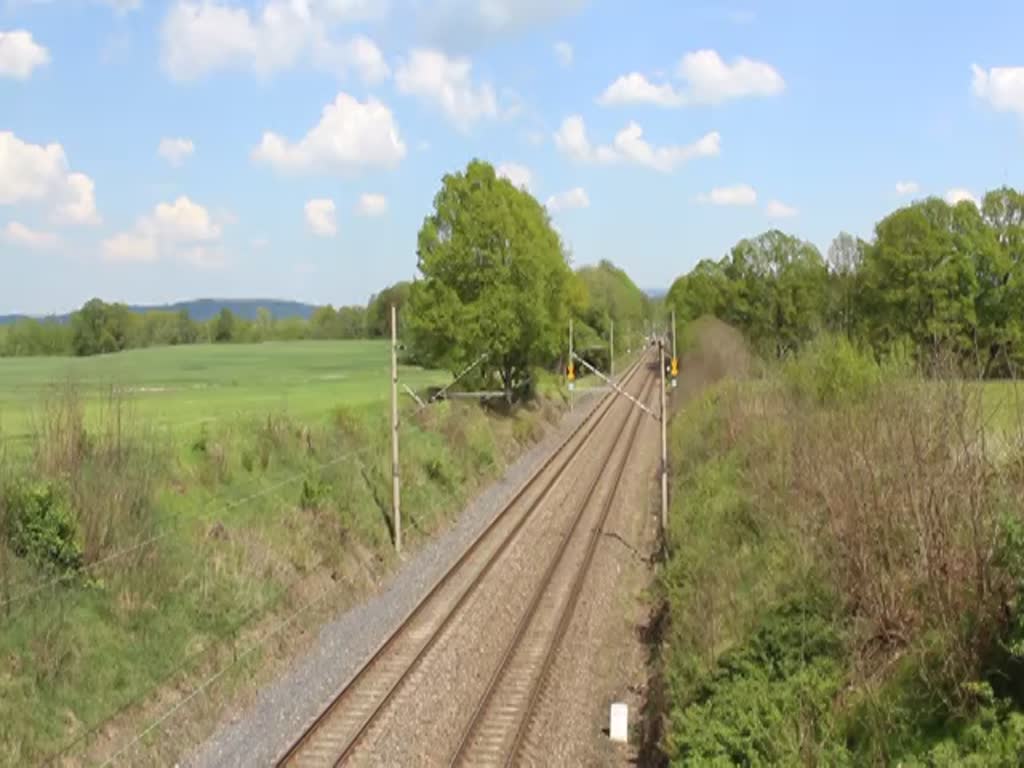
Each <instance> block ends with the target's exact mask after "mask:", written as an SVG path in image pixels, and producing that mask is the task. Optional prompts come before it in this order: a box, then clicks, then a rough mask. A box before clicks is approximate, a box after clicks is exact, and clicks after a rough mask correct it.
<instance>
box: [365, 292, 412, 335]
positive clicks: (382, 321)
mask: <svg viewBox="0 0 1024 768" xmlns="http://www.w3.org/2000/svg"><path fill="white" fill-rule="evenodd" d="M411 291H412V284H411V283H409V282H408V281H405V280H403V281H400V282H397V283H395V284H394V285H389V286H388V287H387V288H385V289H384V290H382V291H381V292H380V293H377V294H374V295H373V296H371V297H370V301H369V303H368V304H367V306H366V334H367V335H368V336H369V337H370V338H371V339H383V338H391V307H392V305H394V307H395V309H396V310H397V311H398V313H399V315H402V310H403V309H405V306H406V302H408V301H409V294H410V293H411ZM404 325H405V323H404V321H400V322H399V328H398V330H399V332H400V333H402V334H403V338H404V331H405V329H404Z"/></svg>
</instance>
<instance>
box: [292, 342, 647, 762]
mask: <svg viewBox="0 0 1024 768" xmlns="http://www.w3.org/2000/svg"><path fill="white" fill-rule="evenodd" d="M645 367H646V366H644V365H643V359H642V360H641V361H640V362H639V363H637V365H636V366H634V367H633V368H632V369H631V370H630V371H629V372H628V373H627V375H626V376H625V377H624V378H623V381H624V384H625V386H629V385H630V384H631V383H632V380H633V379H635V378H636V374H637V373H638V372H639V371H642V370H643V369H644V368H645ZM647 378H648V379H649V378H650V377H647ZM645 389H646V385H645ZM618 401H619V399H618V398H616V397H615V395H614V393H609V394H608V395H607V396H606V397H605V399H603V400H602V401H601V402H600V403H599V404H598V405H597V406H595V408H594V409H593V411H592V412H591V414H590V416H589V417H588V418H587V419H586V420H585V421H584V422H583V423H581V424H580V425H579V426H578V427H577V428H576V429H575V430H574V431H573V433H572V434H571V435H570V436H569V437H568V438H567V439H566V440H565V442H564V443H563V444H562V445H561V446H560V448H559V449H558V450H556V451H555V452H553V453H552V455H551V456H550V457H549V458H548V460H547V461H545V463H544V464H543V465H542V467H541V468H540V470H539V471H538V472H536V473H535V474H534V475H533V476H532V477H531V479H530V480H528V481H527V482H526V483H525V484H524V485H523V486H522V487H521V488H520V490H519V491H518V492H517V493H516V494H515V496H514V497H513V498H512V500H511V501H510V502H509V503H508V504H507V505H506V507H505V509H504V510H503V511H502V512H501V513H499V515H498V516H497V517H496V518H495V519H494V521H493V522H492V523H491V524H490V525H489V526H488V527H487V528H486V529H485V530H484V532H483V533H481V534H480V536H479V537H477V539H476V540H475V541H474V542H473V543H472V544H471V545H470V547H469V548H468V549H467V550H466V552H465V553H464V554H463V556H462V557H461V558H460V559H459V560H458V561H457V562H456V563H455V564H454V565H453V566H452V567H451V568H450V569H449V570H448V571H447V572H446V573H445V575H444V576H442V577H441V579H440V580H439V581H438V582H437V584H436V585H435V586H434V587H433V589H431V590H430V592H428V594H427V595H426V597H424V598H423V600H422V601H420V603H419V604H418V605H417V607H416V608H415V609H414V610H413V611H412V612H411V613H410V615H409V616H408V617H407V618H406V619H405V621H404V622H403V623H402V624H401V625H400V626H399V627H398V629H396V630H395V632H393V633H392V634H391V635H390V636H389V637H388V639H387V640H386V641H385V642H384V643H383V644H382V645H381V647H380V648H379V649H378V651H377V652H376V653H375V654H374V655H373V656H372V657H371V658H370V659H369V660H368V661H367V662H366V663H365V664H364V665H363V667H362V668H361V669H360V670H359V672H357V674H356V675H355V677H354V678H353V679H352V680H351V681H350V682H349V683H348V684H347V685H346V686H345V688H344V689H343V690H342V691H341V692H340V693H339V694H338V695H337V696H336V697H335V698H334V699H333V700H332V702H331V703H330V704H329V705H328V707H327V708H326V709H325V710H324V711H323V713H322V714H321V715H320V716H319V717H318V718H317V719H316V720H315V721H314V722H313V723H312V724H311V725H310V726H309V727H308V728H307V729H306V731H305V732H304V733H303V734H302V736H301V737H300V738H299V739H298V740H297V741H296V742H295V743H294V744H293V745H292V747H291V748H290V749H289V750H288V752H287V753H285V755H284V756H283V757H282V758H281V759H280V760H279V761H278V763H277V764H278V765H279V766H284V765H289V766H292V765H294V766H329V765H341V764H347V763H348V762H359V763H360V764H371V765H373V764H388V759H386V758H383V757H381V756H379V755H377V756H375V755H374V754H373V753H372V751H371V750H370V749H366V746H367V742H369V741H371V739H370V738H369V737H368V734H370V732H371V730H372V728H374V727H375V726H379V721H380V720H382V719H383V718H382V715H383V714H384V713H385V712H386V711H387V710H388V707H389V705H393V703H394V702H395V701H396V697H397V696H398V694H399V693H400V692H401V691H402V690H403V688H404V687H407V686H410V685H411V684H412V683H411V681H412V680H413V678H414V673H415V672H416V671H417V670H418V669H419V668H420V666H421V665H422V663H423V662H424V659H425V658H426V657H428V655H429V654H430V653H431V651H432V650H433V649H434V648H435V646H436V645H437V643H438V641H439V639H440V638H441V637H442V636H443V635H444V634H445V632H446V630H447V629H449V628H450V627H451V625H452V624H453V623H454V622H455V620H456V618H457V617H459V616H460V615H461V614H462V613H463V609H464V606H466V604H467V602H469V601H470V599H471V598H472V597H473V596H474V593H475V592H476V591H477V589H478V587H479V585H480V584H481V583H482V582H484V580H485V579H486V577H487V575H488V574H489V573H490V572H491V571H492V569H493V568H494V567H495V566H496V565H497V564H498V563H499V562H500V561H501V560H502V556H503V555H504V554H505V552H506V551H507V550H508V548H509V547H510V546H511V545H512V544H513V542H515V541H516V540H517V539H518V538H519V536H520V533H521V532H522V530H523V528H524V527H525V526H527V523H529V522H530V520H531V519H532V518H533V517H534V516H535V513H536V511H537V510H538V508H540V507H542V506H543V503H544V502H545V500H547V499H548V498H549V496H550V495H551V492H552V489H553V488H555V487H556V486H558V485H559V482H560V481H562V480H563V479H566V478H567V477H568V478H570V479H573V480H576V481H579V479H580V478H579V477H575V476H574V473H573V472H572V469H573V466H574V460H576V458H577V456H579V454H580V453H581V451H583V449H584V448H585V447H586V446H587V445H589V444H590V442H591V441H592V440H593V439H594V436H595V434H596V433H597V432H598V430H599V428H601V427H603V426H604V425H606V423H607V421H608V419H609V418H610V416H609V414H610V413H611V412H612V411H613V410H614V409H615V406H616V404H617V402H618ZM637 413H639V412H637ZM632 418H634V416H633V415H632V413H631V411H630V410H629V409H627V411H626V417H625V418H624V419H623V420H622V422H621V426H620V427H619V429H618V433H613V434H612V435H611V436H610V437H609V439H608V442H609V443H610V444H611V446H612V447H611V449H610V450H608V451H607V455H606V456H605V457H604V460H603V462H602V463H601V465H599V471H598V473H597V475H596V477H594V478H593V480H592V482H591V484H590V489H589V490H588V491H587V493H586V498H585V499H584V501H583V502H582V503H581V504H579V508H578V511H577V512H576V514H575V516H574V517H573V521H572V527H571V531H570V532H568V533H565V535H564V538H563V542H562V544H561V545H560V546H559V548H558V552H557V553H556V554H555V556H554V560H553V561H549V562H548V566H547V570H546V572H545V576H547V577H550V576H551V575H552V573H551V571H552V570H553V569H555V566H556V565H557V561H558V560H560V559H561V557H562V555H563V554H564V553H565V549H566V547H567V545H568V542H569V541H570V540H571V539H574V538H575V537H574V536H573V535H572V533H573V532H575V531H576V529H577V528H578V527H579V526H580V524H581V521H582V520H583V518H584V517H585V516H586V514H585V513H586V512H587V508H588V505H589V502H590V500H591V497H592V496H593V494H594V492H595V489H596V488H597V487H598V485H599V484H601V482H602V481H606V480H607V478H606V477H604V473H603V471H602V470H603V468H604V466H605V465H607V464H608V461H609V460H611V458H612V456H613V455H615V454H616V452H617V448H618V447H619V445H620V443H621V441H619V440H617V439H616V434H622V433H623V432H624V431H625V429H626V427H627V425H628V424H629V422H630V419H632ZM635 433H636V426H635V422H634V427H633V429H632V430H631V433H630V439H629V440H627V441H626V443H627V446H626V448H627V450H626V454H625V457H624V458H623V459H622V466H623V467H624V464H625V461H626V460H627V459H628V453H629V451H628V448H629V445H628V444H629V443H631V442H632V436H633V435H635ZM621 472H622V470H621V469H620V470H618V475H619V476H621ZM575 474H578V473H575ZM617 484H618V478H616V480H615V483H614V484H613V485H614V486H617ZM611 495H612V496H614V487H613V490H612V491H611ZM610 498H611V497H609V501H608V502H607V504H608V505H610V504H611V500H610ZM516 511H518V514H514V512H516ZM604 516H606V513H605V515H604ZM591 517H592V516H591ZM602 520H603V517H602ZM586 560H587V562H589V556H587V557H586ZM584 570H585V567H584ZM580 578H581V579H582V575H581V576H580ZM548 580H549V579H543V581H544V582H545V583H546V582H547V581H548ZM542 591H543V588H542ZM530 612H531V613H532V612H533V608H531V610H530ZM517 634H518V632H517ZM474 722H475V720H474ZM437 746H439V745H437ZM444 751H446V748H442V754H433V755H432V759H429V758H427V759H422V758H423V757H424V756H423V753H421V761H422V762H423V763H424V764H440V763H443V762H444V757H443V753H444Z"/></svg>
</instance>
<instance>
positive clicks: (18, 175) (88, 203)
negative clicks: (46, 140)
mask: <svg viewBox="0 0 1024 768" xmlns="http://www.w3.org/2000/svg"><path fill="white" fill-rule="evenodd" d="M94 188H95V185H94V184H93V181H92V179H90V178H89V177H88V176H86V175H85V174H83V173H71V172H69V171H68V161H67V156H66V155H65V154H64V148H63V147H62V146H61V145H60V144H47V145H46V146H42V145H40V144H29V143H28V142H25V141H22V140H21V139H19V138H18V137H17V136H15V135H14V134H13V133H11V132H10V131H0V205H14V204H16V203H24V202H44V203H49V204H50V205H51V206H52V210H53V216H54V218H55V219H57V220H61V221H67V222H71V223H75V224H95V223H98V222H99V215H98V214H97V213H96V200H95V195H94Z"/></svg>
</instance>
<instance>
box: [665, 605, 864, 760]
mask: <svg viewBox="0 0 1024 768" xmlns="http://www.w3.org/2000/svg"><path fill="white" fill-rule="evenodd" d="M842 654H843V647H842V643H841V640H840V635H839V633H838V631H837V629H836V624H835V620H834V617H833V612H832V610H831V605H830V601H829V600H828V599H827V598H825V597H823V596H821V595H813V594H812V595H810V596H808V597H802V598H799V597H798V598H793V599H791V600H788V601H786V602H785V603H783V604H782V605H780V606H779V607H778V608H776V609H775V610H773V611H771V612H770V613H769V614H768V615H767V616H766V617H765V619H764V621H763V622H762V624H761V625H760V627H759V628H758V629H757V630H756V631H755V632H754V634H753V635H752V636H751V637H750V639H749V640H748V641H747V642H746V643H744V644H743V645H741V646H739V647H737V648H735V649H733V650H732V651H730V652H728V653H726V654H724V655H723V656H722V657H721V658H720V659H719V661H718V664H717V665H716V666H715V668H714V669H713V670H712V671H711V672H710V673H709V674H707V675H706V676H704V677H703V679H702V680H701V681H700V682H699V684H698V686H697V690H696V694H695V695H694V697H693V699H692V700H690V701H688V702H685V703H683V705H682V706H679V705H678V704H677V706H676V707H674V708H673V711H672V713H671V732H670V734H669V739H668V743H669V754H670V757H671V758H672V759H673V761H677V762H679V763H683V764H686V765H708V764H714V765H717V764H721V765H795V764H800V763H803V764H827V765H840V764H844V763H846V762H847V759H846V758H847V756H846V754H845V750H844V749H843V748H842V745H841V744H839V743H837V742H836V740H835V739H834V734H835V731H836V725H835V723H834V722H833V715H832V699H833V697H834V696H835V695H836V693H837V691H838V690H839V688H840V685H841V682H842Z"/></svg>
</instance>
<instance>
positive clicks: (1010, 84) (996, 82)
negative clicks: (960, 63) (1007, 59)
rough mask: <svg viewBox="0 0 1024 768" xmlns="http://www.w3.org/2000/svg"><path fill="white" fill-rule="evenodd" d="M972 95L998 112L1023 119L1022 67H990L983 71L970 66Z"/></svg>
mask: <svg viewBox="0 0 1024 768" xmlns="http://www.w3.org/2000/svg"><path fill="white" fill-rule="evenodd" d="M971 71H972V72H973V73H974V81H973V83H972V85H973V87H974V94H975V95H976V96H978V98H981V99H984V100H985V101H987V102H988V103H989V105H990V106H991V107H992V108H993V109H996V110H998V111H1000V112H1016V113H1017V114H1019V115H1021V116H1022V117H1024V67H992V68H991V69H989V70H984V69H982V68H981V67H979V66H978V65H977V64H972V65H971Z"/></svg>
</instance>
